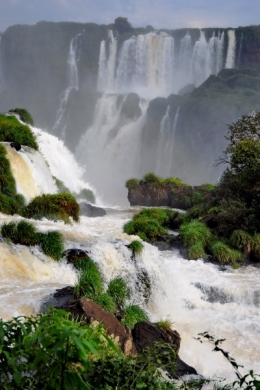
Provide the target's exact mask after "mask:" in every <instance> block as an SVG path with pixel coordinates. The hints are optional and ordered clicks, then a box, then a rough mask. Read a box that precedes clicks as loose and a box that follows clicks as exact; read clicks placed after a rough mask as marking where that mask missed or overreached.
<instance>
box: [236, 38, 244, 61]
mask: <svg viewBox="0 0 260 390" xmlns="http://www.w3.org/2000/svg"><path fill="white" fill-rule="evenodd" d="M243 39H244V31H242V34H241V37H240V44H239V53H238V60H237V63H238V67H239V66H240V61H241V52H242V45H243Z"/></svg>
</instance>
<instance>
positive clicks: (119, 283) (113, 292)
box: [107, 276, 130, 310]
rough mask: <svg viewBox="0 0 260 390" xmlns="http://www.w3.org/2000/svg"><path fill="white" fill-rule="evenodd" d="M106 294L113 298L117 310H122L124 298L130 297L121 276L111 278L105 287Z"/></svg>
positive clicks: (124, 302)
mask: <svg viewBox="0 0 260 390" xmlns="http://www.w3.org/2000/svg"><path fill="white" fill-rule="evenodd" d="M107 294H108V295H110V296H111V297H112V299H113V300H114V302H115V304H116V307H117V310H123V308H124V307H125V304H126V300H127V299H130V290H129V288H128V286H127V284H126V282H125V281H124V279H123V278H121V277H120V276H118V277H117V278H114V279H112V280H111V281H110V282H109V284H108V287H107Z"/></svg>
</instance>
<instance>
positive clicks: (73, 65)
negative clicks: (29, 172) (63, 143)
mask: <svg viewBox="0 0 260 390" xmlns="http://www.w3.org/2000/svg"><path fill="white" fill-rule="evenodd" d="M80 37H81V34H77V35H76V36H75V37H74V38H73V39H72V40H71V42H70V48H69V55H68V60H67V68H68V86H67V88H66V89H65V91H64V92H62V94H61V96H60V106H59V109H58V111H57V115H56V122H55V124H54V126H53V128H52V130H53V131H54V132H57V130H61V137H62V138H63V139H64V137H65V133H66V127H67V124H66V119H67V118H66V117H65V113H66V108H67V102H68V99H69V96H70V93H71V91H73V90H76V91H77V90H78V89H79V77H78V61H79V43H80Z"/></svg>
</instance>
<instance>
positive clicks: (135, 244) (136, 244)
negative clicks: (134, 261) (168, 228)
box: [128, 240, 144, 257]
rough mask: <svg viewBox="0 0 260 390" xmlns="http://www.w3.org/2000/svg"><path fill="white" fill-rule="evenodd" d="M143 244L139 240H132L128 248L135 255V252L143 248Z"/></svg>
mask: <svg viewBox="0 0 260 390" xmlns="http://www.w3.org/2000/svg"><path fill="white" fill-rule="evenodd" d="M143 247H144V246H143V244H142V243H141V241H138V240H134V241H132V242H131V243H130V244H129V245H128V248H129V249H130V250H131V251H132V253H133V256H134V257H135V255H136V254H138V253H141V252H142V250H143Z"/></svg>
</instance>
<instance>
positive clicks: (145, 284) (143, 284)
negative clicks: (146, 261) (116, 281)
mask: <svg viewBox="0 0 260 390" xmlns="http://www.w3.org/2000/svg"><path fill="white" fill-rule="evenodd" d="M135 286H136V291H137V292H139V293H141V294H142V295H143V297H144V301H145V303H148V301H149V298H150V296H151V289H152V283H151V279H150V277H149V275H148V273H147V271H145V270H142V271H141V272H139V273H138V275H137V281H136V284H135Z"/></svg>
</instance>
